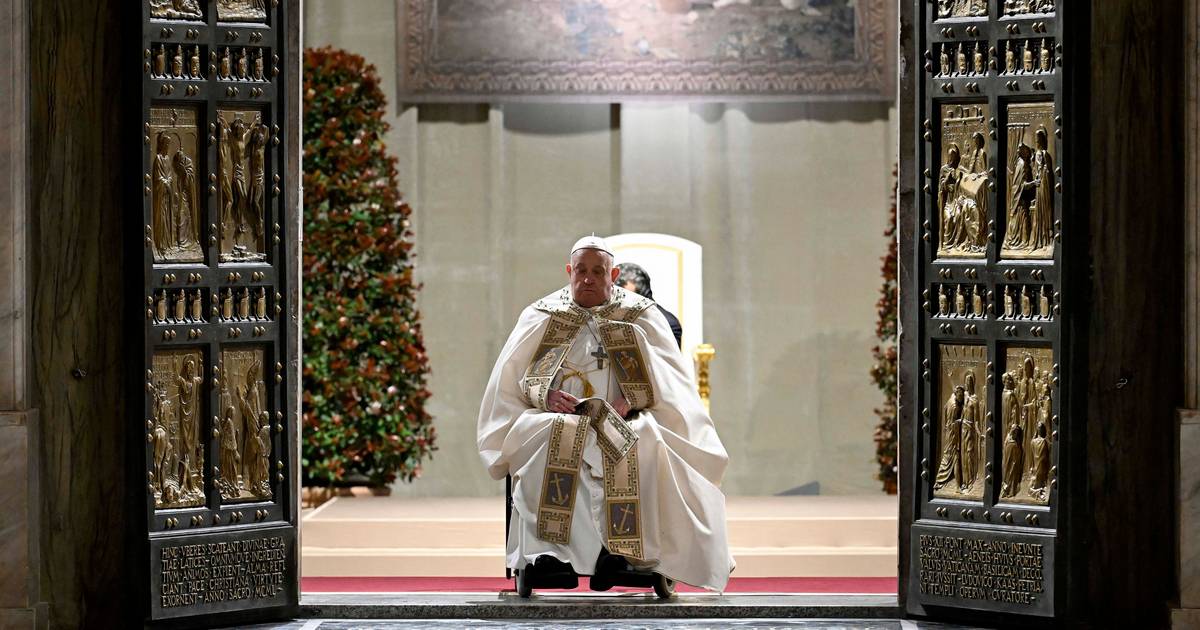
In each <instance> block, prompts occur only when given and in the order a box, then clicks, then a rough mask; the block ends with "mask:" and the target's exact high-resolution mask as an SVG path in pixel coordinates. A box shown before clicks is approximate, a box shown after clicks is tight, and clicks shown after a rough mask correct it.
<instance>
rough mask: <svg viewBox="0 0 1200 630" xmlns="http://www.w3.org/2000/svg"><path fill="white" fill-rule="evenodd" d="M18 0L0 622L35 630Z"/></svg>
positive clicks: (2, 369) (8, 83)
mask: <svg viewBox="0 0 1200 630" xmlns="http://www.w3.org/2000/svg"><path fill="white" fill-rule="evenodd" d="M28 32H29V23H28V14H27V8H26V2H25V0H0V627H4V628H25V627H29V628H32V627H38V626H39V625H41V624H44V623H45V621H46V618H47V614H46V612H47V611H46V605H45V604H44V603H40V600H41V597H40V586H39V581H40V578H39V563H40V557H39V553H38V549H39V547H38V542H37V541H38V534H37V521H38V513H39V505H40V502H39V501H38V492H37V475H36V469H35V468H34V467H33V466H32V462H33V461H34V459H33V458H31V456H30V454H31V453H36V452H37V448H36V446H37V443H36V440H37V410H36V409H31V408H30V407H29V405H30V387H29V377H30V370H29V367H30V363H29V357H30V330H29V316H28V304H27V301H26V292H27V291H28V277H29V273H28V272H29V268H28V266H27V263H28V258H27V256H26V246H27V233H26V226H27V224H28V209H29V203H28V201H29V200H28V196H27V190H28V172H27V158H28V152H27V147H28V123H29V117H28V113H29V90H28V63H29V56H28V49H27V47H26V43H27V41H28Z"/></svg>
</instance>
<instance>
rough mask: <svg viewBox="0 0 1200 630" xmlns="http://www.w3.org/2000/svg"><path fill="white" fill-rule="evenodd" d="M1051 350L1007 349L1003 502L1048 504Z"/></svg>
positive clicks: (1002, 395) (1004, 393)
mask: <svg viewBox="0 0 1200 630" xmlns="http://www.w3.org/2000/svg"><path fill="white" fill-rule="evenodd" d="M1051 357H1052V354H1051V351H1050V349H1048V348H1018V347H1010V348H1008V351H1007V355H1006V362H1007V365H1008V366H1009V370H1008V371H1007V372H1005V373H1004V375H1003V377H1002V379H1001V380H1002V382H1003V383H1004V391H1003V393H1002V394H1001V396H1000V406H1001V413H1000V415H1001V419H1002V421H1003V423H1004V434H1005V436H1006V437H1005V442H1004V450H1003V454H1002V457H1003V462H1002V469H1003V470H1004V475H1003V480H1002V481H1003V483H1002V484H1001V491H1000V498H1001V499H1003V500H1005V501H1009V502H1015V503H1029V504H1035V505H1045V504H1046V503H1047V502H1048V501H1049V494H1048V492H1049V476H1050V473H1049V471H1050V467H1051V463H1050V460H1051V455H1050V450H1051V446H1052V439H1051V438H1052V436H1053V431H1054V428H1053V427H1052V426H1051V425H1052V424H1053V422H1054V400H1053V395H1052V393H1051V392H1052V388H1053V376H1052V374H1051V367H1050V363H1051V360H1052V359H1051Z"/></svg>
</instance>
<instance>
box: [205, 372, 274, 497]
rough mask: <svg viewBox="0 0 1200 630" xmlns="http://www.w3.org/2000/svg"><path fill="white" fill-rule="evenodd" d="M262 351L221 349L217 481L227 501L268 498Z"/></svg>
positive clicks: (268, 442)
mask: <svg viewBox="0 0 1200 630" xmlns="http://www.w3.org/2000/svg"><path fill="white" fill-rule="evenodd" d="M263 359H264V353H263V350H262V349H261V348H252V349H236V350H232V349H225V350H222V351H221V364H222V368H223V369H222V373H223V374H224V375H225V378H224V380H223V386H222V389H221V396H220V400H221V402H220V408H221V410H222V411H221V415H220V424H221V448H220V453H221V460H222V461H221V477H220V479H219V480H218V481H217V487H218V488H219V489H220V491H221V498H222V499H224V500H226V501H242V500H255V499H269V498H271V496H272V490H271V479H270V467H269V464H270V457H271V431H270V421H269V416H268V414H267V389H266V383H265V381H264V379H263Z"/></svg>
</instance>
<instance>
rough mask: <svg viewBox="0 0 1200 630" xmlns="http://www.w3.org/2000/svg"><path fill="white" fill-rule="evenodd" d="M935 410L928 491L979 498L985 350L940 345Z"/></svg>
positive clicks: (984, 405) (982, 454)
mask: <svg viewBox="0 0 1200 630" xmlns="http://www.w3.org/2000/svg"><path fill="white" fill-rule="evenodd" d="M939 361H940V362H939V366H940V368H939V369H940V371H941V378H940V387H939V390H938V391H939V392H940V393H939V396H940V398H939V400H938V402H939V403H940V404H941V409H940V410H939V415H938V418H937V420H938V433H937V435H938V438H939V440H940V442H939V443H938V445H937V448H936V449H935V452H936V453H938V454H939V460H938V462H937V476H936V477H935V478H934V483H933V491H934V495H935V496H938V497H944V498H970V499H982V498H983V485H984V484H983V469H984V461H985V460H986V458H985V457H984V446H985V440H984V435H985V433H986V430H987V429H986V427H985V426H984V422H985V415H986V410H987V385H986V377H985V374H986V372H985V370H986V369H987V350H986V348H984V346H950V345H947V346H942V347H941V351H940V360H939Z"/></svg>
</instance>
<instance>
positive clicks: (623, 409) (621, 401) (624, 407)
mask: <svg viewBox="0 0 1200 630" xmlns="http://www.w3.org/2000/svg"><path fill="white" fill-rule="evenodd" d="M612 408H613V410H614V411H616V412H617V413H619V414H621V417H622V418H624V417H626V416H628V415H629V401H628V400H625V397H624V396H619V397H617V399H616V400H614V401H612Z"/></svg>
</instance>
